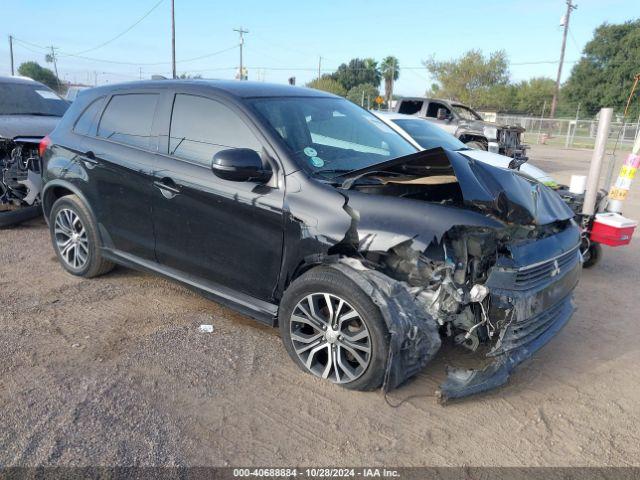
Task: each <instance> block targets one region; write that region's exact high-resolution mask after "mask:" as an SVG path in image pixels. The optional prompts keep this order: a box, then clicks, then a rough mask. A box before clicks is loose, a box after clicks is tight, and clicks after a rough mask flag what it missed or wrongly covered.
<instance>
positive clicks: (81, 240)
mask: <svg viewBox="0 0 640 480" xmlns="http://www.w3.org/2000/svg"><path fill="white" fill-rule="evenodd" d="M54 234H55V240H56V247H57V248H58V252H60V256H61V257H62V259H63V260H64V262H65V263H66V264H67V265H68V266H70V267H71V268H73V269H76V270H77V269H80V268H82V267H84V266H85V265H86V263H87V260H88V259H89V238H88V236H87V231H86V229H85V228H84V225H83V224H82V221H81V220H80V217H79V216H78V214H76V213H75V212H74V211H73V210H70V209H68V208H63V209H62V210H60V211H59V212H58V214H57V215H56V219H55V222H54Z"/></svg>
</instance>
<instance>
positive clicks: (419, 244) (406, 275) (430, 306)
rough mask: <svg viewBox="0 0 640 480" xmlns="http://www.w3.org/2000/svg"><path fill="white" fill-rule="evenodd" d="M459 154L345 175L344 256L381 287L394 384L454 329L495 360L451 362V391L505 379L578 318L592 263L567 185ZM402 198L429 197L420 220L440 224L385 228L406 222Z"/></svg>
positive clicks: (348, 265) (444, 389)
mask: <svg viewBox="0 0 640 480" xmlns="http://www.w3.org/2000/svg"><path fill="white" fill-rule="evenodd" d="M458 155H459V154H452V153H451V152H445V151H443V150H440V151H429V152H421V153H420V154H417V155H416V156H415V159H416V161H415V162H413V161H412V159H410V160H409V161H406V159H405V161H404V162H403V163H401V164H395V165H394V164H393V162H390V163H389V165H378V166H376V169H375V170H370V171H365V170H363V171H360V172H355V173H354V174H353V175H352V176H351V177H350V178H348V179H346V180H345V181H344V182H343V183H342V186H341V188H342V190H343V191H344V192H345V195H346V197H347V203H346V204H345V207H344V209H345V210H346V211H347V213H349V215H350V216H351V217H352V218H353V222H352V225H351V229H350V232H349V233H348V234H347V235H345V238H344V240H343V241H342V242H341V243H340V245H337V246H335V247H333V251H334V252H337V253H339V254H340V255H339V256H338V257H337V259H336V258H334V260H333V263H334V265H335V267H336V268H338V269H340V270H341V271H342V272H343V273H344V274H346V275H347V276H349V277H350V278H351V279H353V280H354V281H355V282H356V283H358V284H359V285H360V286H361V288H362V289H363V290H365V291H366V292H368V293H369V295H371V297H372V298H373V299H374V300H375V302H376V303H377V304H378V306H379V307H380V309H381V311H382V313H383V317H385V320H386V322H387V326H388V328H389V331H390V332H391V334H392V340H391V347H392V348H391V350H390V358H389V361H388V366H387V369H388V370H387V375H386V377H385V384H384V385H383V388H384V389H385V390H389V389H393V388H396V387H397V386H399V385H400V384H401V383H403V382H404V381H405V380H406V379H407V378H409V377H410V376H412V375H414V374H415V373H417V372H418V371H419V370H421V369H422V368H423V367H424V366H425V365H426V364H427V363H428V362H429V360H431V358H433V356H434V355H435V353H436V352H437V351H438V350H439V348H440V346H441V344H442V342H443V341H444V340H447V341H451V342H453V343H454V344H456V345H458V346H460V347H462V348H464V349H467V350H471V351H474V352H478V353H479V354H481V355H484V357H485V358H486V359H487V361H486V362H483V364H484V365H482V366H481V367H480V368H478V369H471V370H469V369H460V368H450V369H449V370H448V376H447V380H446V381H445V382H444V383H443V384H442V385H441V386H440V389H439V391H438V392H437V394H438V396H439V398H440V399H441V401H443V402H444V401H447V400H449V399H452V398H459V397H464V396H467V395H470V394H473V393H478V392H481V391H484V390H488V389H490V388H494V387H496V386H499V385H502V384H503V383H505V382H506V381H507V379H508V377H509V374H510V372H511V370H512V369H513V368H514V367H515V366H516V365H517V364H518V363H520V362H522V361H523V360H525V359H526V358H528V357H530V356H531V355H532V354H533V353H534V352H535V351H536V350H538V349H539V348H541V347H542V346H543V345H544V344H545V343H547V341H548V340H549V339H550V338H551V337H552V336H554V335H555V334H556V333H557V332H558V331H559V330H560V328H562V326H564V324H565V323H566V322H567V321H568V319H569V318H570V316H571V314H572V312H573V310H574V307H573V303H572V298H571V293H572V291H573V289H574V288H575V286H576V284H577V282H578V279H579V276H580V271H581V257H580V252H579V245H580V233H579V228H578V227H577V225H576V224H575V222H574V220H573V212H572V211H571V210H570V208H569V207H568V206H567V205H566V204H565V203H564V202H563V200H562V199H561V198H560V197H559V196H558V195H556V194H555V193H554V192H553V191H552V190H550V189H548V188H547V187H545V186H543V185H541V184H538V183H537V182H535V181H530V180H529V179H526V178H525V177H521V176H519V175H517V174H514V173H512V172H509V171H506V170H502V169H495V168H494V167H490V166H487V165H484V164H481V163H480V162H474V161H468V160H466V159H465V158H462V157H461V156H458ZM489 170H490V171H489ZM489 174H490V175H489ZM363 194H364V195H365V196H366V197H368V198H367V199H366V200H364V199H362V195H363ZM394 197H400V198H404V199H411V200H413V201H416V202H419V203H420V204H425V203H427V204H429V206H428V207H426V208H425V211H424V214H425V215H424V216H423V217H422V218H423V221H422V222H421V223H422V224H424V223H426V220H427V219H429V220H430V222H429V223H430V224H431V225H434V224H436V225H438V228H437V229H433V228H431V229H426V231H415V233H414V234H413V235H407V236H405V237H403V236H402V235H398V234H397V233H395V234H393V235H389V236H388V235H386V234H385V230H386V231H388V232H398V231H402V226H401V225H400V224H399V223H397V222H401V220H397V218H398V217H399V215H398V212H397V210H394V202H395V201H396V199H394ZM378 199H379V200H378ZM371 204H374V205H376V210H379V212H377V213H379V214H380V217H377V218H375V222H371V220H369V215H367V213H368V212H365V210H367V206H368V205H371ZM397 205H398V206H400V205H401V204H400V203H398V204H397ZM402 205H406V204H402ZM429 216H431V218H429ZM419 218H420V217H419V216H416V217H415V218H408V220H407V223H408V224H410V225H416V224H417V222H418V221H419ZM373 223H375V225H374V224H373ZM355 242H357V245H355Z"/></svg>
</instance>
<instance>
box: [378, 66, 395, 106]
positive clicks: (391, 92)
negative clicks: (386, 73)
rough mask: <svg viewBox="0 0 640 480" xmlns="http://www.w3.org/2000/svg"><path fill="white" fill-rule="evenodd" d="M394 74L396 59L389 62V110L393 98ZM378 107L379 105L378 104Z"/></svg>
mask: <svg viewBox="0 0 640 480" xmlns="http://www.w3.org/2000/svg"><path fill="white" fill-rule="evenodd" d="M395 76H396V59H395V58H393V61H392V62H391V79H390V81H389V98H388V99H387V110H388V111H391V100H392V99H393V78H394V77H395ZM378 109H380V107H379V106H378Z"/></svg>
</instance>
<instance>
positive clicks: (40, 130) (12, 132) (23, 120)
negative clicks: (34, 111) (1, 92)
mask: <svg viewBox="0 0 640 480" xmlns="http://www.w3.org/2000/svg"><path fill="white" fill-rule="evenodd" d="M61 118H62V117H48V116H36V115H0V137H4V138H10V139H14V138H17V137H27V138H42V137H44V136H45V135H48V134H49V133H51V132H52V131H53V129H54V128H56V125H58V122H59V121H60V119H61Z"/></svg>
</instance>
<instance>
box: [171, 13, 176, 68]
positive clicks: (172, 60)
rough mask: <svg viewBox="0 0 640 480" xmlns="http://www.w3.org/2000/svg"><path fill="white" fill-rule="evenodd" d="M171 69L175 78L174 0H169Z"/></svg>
mask: <svg viewBox="0 0 640 480" xmlns="http://www.w3.org/2000/svg"><path fill="white" fill-rule="evenodd" d="M171 67H172V68H171V71H172V73H173V78H176V14H175V5H174V0H171Z"/></svg>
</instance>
